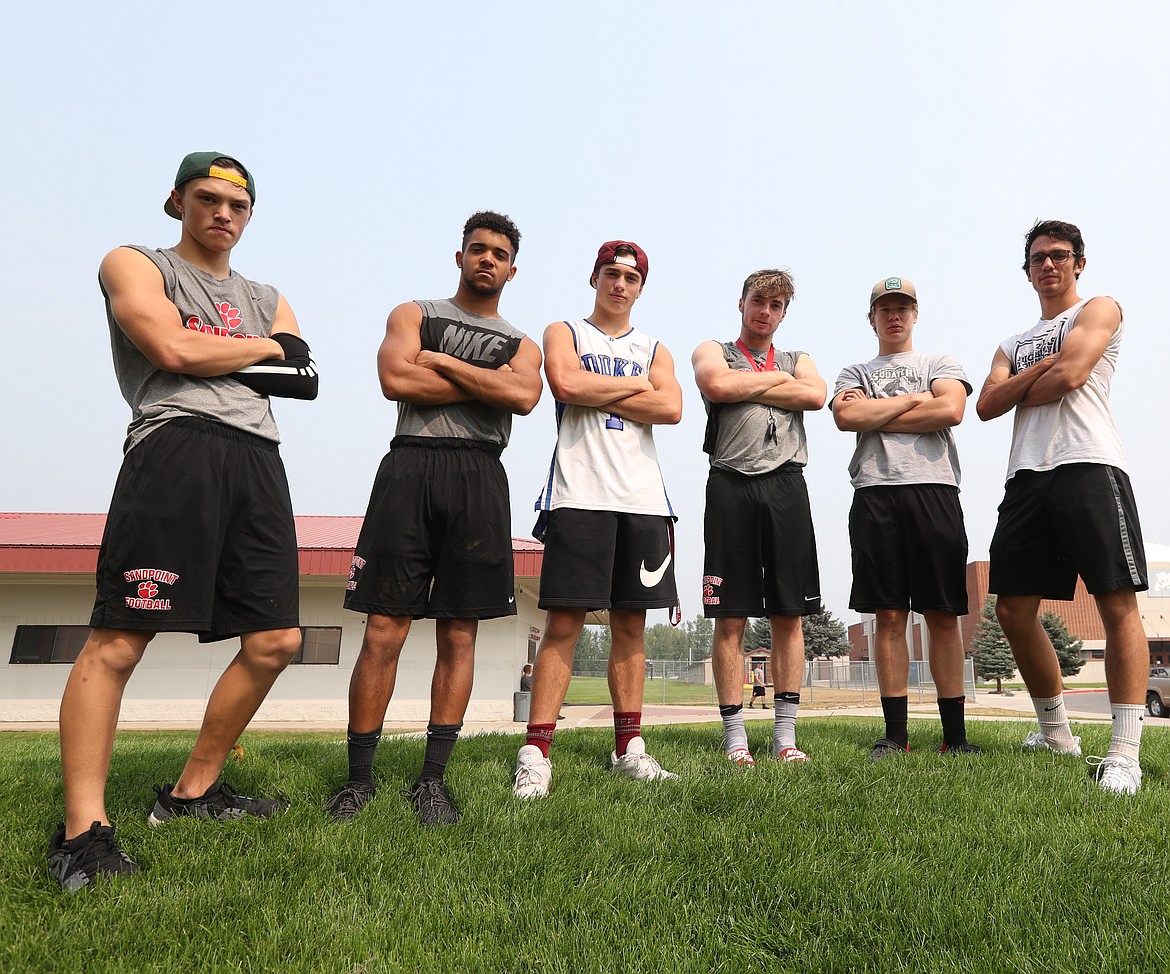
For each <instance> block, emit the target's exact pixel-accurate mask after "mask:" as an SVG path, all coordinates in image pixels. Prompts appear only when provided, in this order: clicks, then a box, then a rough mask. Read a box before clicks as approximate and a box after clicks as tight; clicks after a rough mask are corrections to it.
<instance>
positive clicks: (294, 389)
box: [232, 331, 317, 399]
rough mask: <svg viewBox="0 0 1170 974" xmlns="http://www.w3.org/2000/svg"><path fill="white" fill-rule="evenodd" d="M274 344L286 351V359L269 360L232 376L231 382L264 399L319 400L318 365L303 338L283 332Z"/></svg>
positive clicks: (275, 336) (273, 337) (274, 339)
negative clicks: (277, 397)
mask: <svg viewBox="0 0 1170 974" xmlns="http://www.w3.org/2000/svg"><path fill="white" fill-rule="evenodd" d="M271 337H272V340H273V341H274V342H276V343H277V344H279V345H280V347H281V348H283V349H284V358H283V359H277V358H270V359H265V360H264V361H263V362H257V363H256V364H255V365H249V366H248V367H247V368H244V369H240V371H239V372H233V373H232V378H233V379H235V380H237V381H238V382H242V383H243V384H244V385H246V386H247V387H248V388H249V389H254V390H255V391H256V392H259V393H260V394H261V395H265V396H280V397H282V398H284V399H316V398H317V363H316V362H314V361H313V353H312V352H310V351H309V346H308V345H307V344H306V342H305V340H304V339H303V338H301V337H300V335H294V334H292V333H291V332H286V331H282V332H279V333H278V334H275V335H273V336H271Z"/></svg>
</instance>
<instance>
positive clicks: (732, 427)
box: [703, 342, 808, 477]
mask: <svg viewBox="0 0 1170 974" xmlns="http://www.w3.org/2000/svg"><path fill="white" fill-rule="evenodd" d="M722 345H723V359H724V361H725V362H726V363H727V365H728V367H729V368H731V369H735V370H736V371H738V372H751V371H753V369H752V366H751V363H750V362H748V360H747V357H746V356H745V355H744V354H743V352H741V351H740V350H739V346H737V345H736V344H735V342H724V343H722ZM803 354H804V352H799V351H798V352H781V351H780V350H779V349H777V350H776V355H775V358H774V360H773V368H774V369H775V370H776V371H778V372H787V373H789V375H792V374H793V373H794V372H795V370H796V362H797V359H799V358H800V356H802V355H803ZM758 364H760V365H761V366H762V365H763V364H764V363H763V361H760V362H759V363H758ZM703 407H704V408H705V409H706V410H707V425H708V442H707V443H706V444H705V445H704V449H707V447H708V446H710V447H711V449H710V450H708V452H709V453H710V454H711V466H712V467H721V468H722V469H724V470H734V471H736V472H737V473H742V474H747V475H748V476H750V477H756V476H759V475H760V474H763V473H770V472H771V471H773V470H776V469H778V468H779V467H782V466H784V464H786V463H796V464H799V465H800V466H802V467H803V466H806V465H807V464H808V439H807V437H806V436H805V433H804V413H803V411H801V410H799V409H797V410H792V409H781V408H780V407H779V406H761V405H760V404H759V403H754V402H725V403H711V402H708V401H707V398H706V397H703Z"/></svg>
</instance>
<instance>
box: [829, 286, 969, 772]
mask: <svg viewBox="0 0 1170 974" xmlns="http://www.w3.org/2000/svg"><path fill="white" fill-rule="evenodd" d="M869 324H870V327H871V328H873V331H874V334H875V335H876V336H877V341H878V354H877V358H873V359H870V360H869V361H868V362H864V363H861V364H859V365H852V366H850V367H849V368H846V369H844V370H842V372H841V374H840V375H839V376H838V377H837V384H836V387H835V388H834V391H833V417H834V419H835V420H836V422H837V428H838V429H841V430H850V431H852V432H855V433H856V434H857V449H856V450H855V451H854V453H853V459H852V460H851V461H850V463H849V476H850V479H851V480H852V482H853V487H854V494H853V505H852V507H851V508H850V510H849V542H850V547H851V549H852V553H853V589H852V592H851V593H850V597H849V608H851V609H853V610H854V611H855V612H867V613H868V612H872V613H874V615H875V616H876V619H877V630H876V634H875V639H874V662H875V664H876V668H877V676H878V688H879V691H880V694H881V704H882V715H883V717H884V718H885V723H886V728H885V736H884V737H882V738H881V739H880V740H879V741H878V742H877V744H875V745H874V747H873V750H872V751H871V752H870V758H871V759H873V760H875V761H878V760H881V759H883V758H886V757H889V756H890V755H891V754H897V753H901V752H905V751H909V750H910V739H909V736H908V734H907V703H908V692H909V689H908V688H909V680H910V648H909V646H908V644H907V640H906V624H907V619H908V616H909V614H910V612H911V610H913V611H915V612H919V613H921V615H922V617H923V619H924V620H925V622H926V629H927V632H928V633H929V635H930V674H931V676H932V677H933V679H934V684H935V688H936V689H937V691H938V712H939V717H940V718H941V719H942V730H943V740H942V744H941V745H940V747H939V750H940V751H941V752H942V753H943V754H951V755H955V754H978V753H979V751H980V749H979V747H978V746H977V745H975V744H971V743H969V742H968V741H967V730H966V721H965V715H964V709H965V701H966V691H965V690H964V688H963V639H962V635H961V634H960V632H959V616H962V615H966V613H967V579H966V568H967V531H966V528H965V527H964V524H963V509H962V507H961V506H960V504H959V455H958V451H957V450H956V448H955V437H954V434H953V433H952V432H951V430H952V429H953V428H954V427H955V426H958V425H959V423H961V422H962V421H963V413H964V412H965V410H966V407H967V397H968V396H969V395H970V394H971V384H970V383H969V382H968V381H967V375H966V373H965V372H964V371H963V367H962V366H961V365H960V364H959V363H958V362H957V361H956V360H955V359H954V358H953V357H952V356H950V355H944V354H939V353H928V352H920V351H918V350H917V349H915V347H914V330H915V328H916V326H917V324H918V294H917V291H916V290H915V288H914V285H913V284H912V283H910V281H908V280H907V279H906V278H904V277H887V278H885V279H884V280H881V281H878V282H877V284H875V285H874V286H873V288H872V289H871V290H870V295H869Z"/></svg>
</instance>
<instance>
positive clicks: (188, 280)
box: [49, 152, 317, 892]
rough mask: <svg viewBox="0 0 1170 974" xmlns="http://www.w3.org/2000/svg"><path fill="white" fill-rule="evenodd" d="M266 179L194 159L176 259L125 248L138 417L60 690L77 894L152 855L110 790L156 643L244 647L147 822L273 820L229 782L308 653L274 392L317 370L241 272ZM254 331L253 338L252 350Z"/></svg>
mask: <svg viewBox="0 0 1170 974" xmlns="http://www.w3.org/2000/svg"><path fill="white" fill-rule="evenodd" d="M255 199H256V185H255V181H254V179H253V177H252V174H251V173H250V172H249V171H248V170H247V169H246V168H245V167H244V166H243V164H241V163H240V162H239V161H238V160H236V159H233V158H232V157H230V156H226V155H224V154H223V153H219V152H194V153H191V154H190V155H188V156H187V157H186V158H184V159H183V161H182V163H181V164H180V166H179V170H178V173H177V175H176V176H175V183H174V189H173V190H171V193H170V196H169V197H168V198H167V201H166V204H165V206H164V209H165V211H166V213H167V214H168V215H169V216H171V217H173V218H175V219H177V220H180V221H181V222H182V231H181V239H180V240H179V243H178V244H176V245H175V246H174V247H173V248H170V249H167V250H152V249H149V248H146V247H137V246H134V247H119V248H117V249H116V250H113V251H111V252H110V253H109V254H108V255H107V256H106V258H105V260H103V261H102V265H101V270H100V272H99V280H100V283H101V288H102V293H103V295H104V297H105V302H106V317H107V319H108V323H109V328H110V342H111V346H112V350H113V357H114V372H115V374H116V376H117V379H118V384H119V386H120V387H121V390H122V395H123V397H124V398H125V399H126V402H127V403H128V404H129V405H130V408H131V410H132V414H133V415H132V419H131V422H130V426H129V429H128V435H127V438H126V444H125V458H124V460H123V463H122V469H121V472H120V473H119V475H118V482H117V484H116V486H115V488H114V496H113V500H112V501H111V504H110V512H109V516H108V517H107V519H106V527H105V535H104V536H103V538H102V547H101V552H100V554H99V556H98V567H97V599H96V602H95V604H94V609H93V615H92V617H91V619H90V625H91V626H92V627H93V631H92V633H91V634H90V637H89V639H88V640H87V641H86V644H85V646H84V648H83V649H82V651H81V653H80V655H79V656H78V658H77V661H76V662H75V663H74V665H73V670H72V672H71V673H70V675H69V681H68V683H67V685H66V687H65V693H64V696H63V697H62V698H61V720H60V724H61V767H62V773H63V776H64V790H65V822H64V823H63V824H62V825H61V826H60V827H59V828H58V829H57V832H56V834H55V835H54V836H53V839H52V842H51V844H50V846H49V869H50V872H51V873H52V875H53V877H54V878H55V879H56V880H57V882H58V883H60V884H61V886H62V887H64V888H65V889H67V890H69V891H71V892H72V891H75V890H78V889H81V888H82V887H85V886H88V885H90V884H91V883H92V882H93V881H94V880H95V879H97V878H98V877H100V876H102V875H107V874H123V875H126V874H131V873H134V872H136V871H137V868H138V867H137V866H136V865H135V863H134V862H133V861H132V860H131V859H130V857H129V856H127V855H126V854H125V853H123V852H122V851H121V850H120V849H119V848H118V845H117V842H116V841H115V837H114V826H113V825H111V824H110V820H109V817H108V816H107V813H106V808H105V784H106V777H107V774H108V771H109V765H110V757H111V753H112V750H113V744H114V731H115V728H116V725H117V721H118V710H119V707H120V705H121V700H122V691H123V689H124V688H125V686H126V682H127V680H129V678H130V675H131V674H132V673H133V671H134V668H135V666H136V665H137V664H138V662H139V660H141V658H142V656H143V653H144V652H145V651H146V647H147V644H148V643H149V642H150V641H151V639H153V638H154V635H155V633H157V632H191V633H196V634H197V635H198V636H199V641H200V642H211V641H214V640H219V639H228V638H230V637H233V636H239V638H240V651H239V653H238V654H237V655H236V657H235V658H234V659H233V660H232V662H231V663H230V664H229V665H228V667H227V669H226V670H225V671H224V673H223V675H222V676H221V677H220V679H219V682H218V683H217V684H216V685H215V688H214V690H213V691H212V693H211V697H210V698H209V699H208V701H207V710H206V713H205V714H204V718H203V725H202V727H201V728H200V731H199V737H198V739H197V740H196V742H195V746H194V748H193V749H192V750H191V754H190V756H189V757H188V759H187V763H186V766H185V767H184V769H183V772H182V774H181V775H180V776H179V779H178V781H177V782H176V783H175V784H174V785H173V786H172V785H166V786H163V787H158V786H156V788H155V791H156V792H157V796H158V797H157V801H156V802H155V804H154V808H153V810H152V811H151V813H150V823H151V824H152V825H158V824H160V823H162V822H166V821H169V820H171V819H173V818H176V817H180V816H189V817H194V818H215V819H224V820H228V819H238V818H242V817H243V816H245V815H257V816H262V817H264V816H268V815H271V814H272V813H273V812H274V811H275V810H276V809H277V807H278V803H277V802H276V801H275V800H273V799H268V798H249V797H247V796H245V795H238V794H236V793H235V792H233V791H232V789H231V788H230V787H229V786H228V785H227V783H226V782H222V781H220V780H219V774H220V772H221V770H222V768H223V765H224V761H225V760H226V759H227V756H228V753H229V752H230V750H231V748H232V746H233V745H234V744H235V743H236V740H237V739H238V737H239V735H240V734H241V732H242V731H243V730H244V728H245V727H246V726H247V724H248V722H249V721H250V720H251V718H252V716H253V714H255V712H256V709H257V708H258V707H259V706H260V704H261V703H262V702H263V700H264V697H265V695H266V694H267V693H268V690H269V689H270V688H271V686H272V684H273V682H274V681H275V680H276V678H277V676H278V675H279V674H280V672H281V671H282V670H283V669H284V668H285V666H286V665H287V664H288V662H289V661H290V660H291V659H292V657H293V655H294V654H295V653H296V651H297V649H298V648H299V647H300V644H301V633H300V629H299V620H298V611H299V590H298V578H297V541H296V532H295V530H294V527H293V515H292V503H291V501H290V499H289V490H288V483H287V480H286V479H285V473H284V466H283V464H282V462H281V459H280V452H279V449H278V444H279V442H280V435H279V433H278V432H277V429H276V423H275V421H274V420H273V418H272V409H271V407H270V404H269V398H268V397H269V396H290V397H294V398H301V399H312V398H314V397H315V396H316V394H317V376H316V367H315V366H314V364H313V361H312V358H311V356H310V354H309V348H308V346H307V345H306V344H305V342H304V341H303V340H302V339H301V338H300V336H299V331H298V328H297V320H296V318H295V317H294V315H293V313H292V309H291V308H290V307H289V306H288V302H287V301H285V299H284V297H283V296H282V295H281V294H280V293H279V292H278V291H277V290H276V289H275V288H273V287H270V286H269V285H267V284H257V283H255V282H253V281H249V280H247V279H245V278H243V277H241V276H240V275H239V274H237V273H236V272H235V271H233V270H232V269H231V267H230V266H229V260H230V257H231V253H232V249H233V248H234V247H235V245H236V244H237V243H238V242H239V240H240V236H241V235H242V234H243V232H244V229H245V228H246V227H247V226H248V222H249V221H250V220H251V218H252V208H253V204H254V202H255ZM240 339H246V340H240Z"/></svg>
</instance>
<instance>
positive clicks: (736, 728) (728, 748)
mask: <svg viewBox="0 0 1170 974" xmlns="http://www.w3.org/2000/svg"><path fill="white" fill-rule="evenodd" d="M727 711H731V712H730V713H727ZM719 715H720V716H721V717H722V718H723V750H724V751H725V752H726V753H727V754H730V753H731V752H732V751H734V750H735V749H736V748H739V747H742V748H746V747H747V746H748V741H747V730H746V729H745V728H744V726H743V704H739V705H738V706H735V707H734V708H733V707H722V706H721V707H720V708H719Z"/></svg>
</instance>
